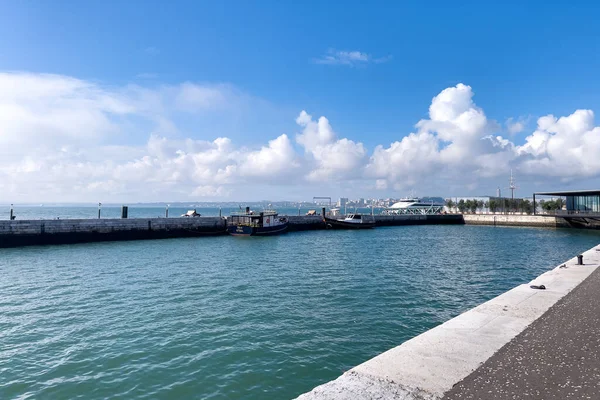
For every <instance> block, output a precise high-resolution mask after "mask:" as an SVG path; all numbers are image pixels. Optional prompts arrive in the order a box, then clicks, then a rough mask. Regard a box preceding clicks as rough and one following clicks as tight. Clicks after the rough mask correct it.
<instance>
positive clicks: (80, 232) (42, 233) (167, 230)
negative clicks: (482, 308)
mask: <svg viewBox="0 0 600 400" xmlns="http://www.w3.org/2000/svg"><path fill="white" fill-rule="evenodd" d="M287 218H288V220H289V228H288V229H289V231H290V232H296V231H305V230H315V229H326V225H325V222H323V219H322V217H321V216H319V215H316V216H288V217H287ZM373 218H374V219H375V222H376V223H377V225H378V226H392V225H395V226H401V225H415V224H463V223H464V222H463V220H462V216H460V215H428V216H424V215H405V216H393V217H391V216H375V217H373ZM226 230H227V219H226V218H220V217H190V218H132V219H126V218H123V219H61V220H15V221H0V248H1V247H17V246H27V245H41V244H62V243H83V242H99V241H110V240H140V239H162V238H174V237H193V236H204V235H222V234H225V233H226Z"/></svg>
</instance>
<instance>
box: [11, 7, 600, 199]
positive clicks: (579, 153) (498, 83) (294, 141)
mask: <svg viewBox="0 0 600 400" xmlns="http://www.w3.org/2000/svg"><path fill="white" fill-rule="evenodd" d="M0 10H1V12H0V38H1V39H0V202H5V203H7V202H10V203H13V202H14V203H17V202H31V203H50V202H97V201H103V202H145V201H147V202H155V201H219V200H234V201H235V200H248V201H250V200H253V201H254V200H294V201H296V200H310V199H312V197H313V196H331V197H333V198H337V197H350V198H357V197H364V198H388V197H393V198H398V197H403V196H406V195H409V194H410V195H420V196H444V197H448V196H469V195H474V196H475V195H494V194H495V193H496V190H497V188H498V187H499V188H500V189H501V190H502V191H503V193H508V179H509V176H510V172H511V170H512V172H513V175H514V176H515V179H516V182H517V186H518V189H517V193H516V195H517V196H530V195H531V193H532V192H533V191H549V190H559V189H565V190H573V189H598V188H600V126H599V123H598V122H597V120H596V118H595V112H600V111H599V110H600V97H599V96H600V79H598V77H599V72H598V71H600V30H598V29H597V21H598V20H599V18H600V5H599V4H595V2H591V1H587V2H583V1H550V2H549V1H544V2H541V1H540V2H536V1H518V2H517V1H502V2H499V1H498V2H495V1H490V2H481V1H477V2H475V1H473V2H471V1H465V2H449V1H440V2H437V1H429V2H423V1H373V2H364V1H345V2H343V3H342V2H322V1H303V2H292V1H267V0H261V1H254V2H251V1H218V2H216V1H213V2H204V1H171V2H158V1H137V0H131V1H127V2H122V1H93V0H90V1H86V2H81V1H69V0H59V1H54V2H50V1H28V0H23V1H18V2H14V1H7V0H0Z"/></svg>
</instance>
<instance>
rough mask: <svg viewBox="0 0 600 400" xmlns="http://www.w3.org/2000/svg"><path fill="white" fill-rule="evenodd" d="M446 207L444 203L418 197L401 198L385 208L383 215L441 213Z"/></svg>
mask: <svg viewBox="0 0 600 400" xmlns="http://www.w3.org/2000/svg"><path fill="white" fill-rule="evenodd" d="M443 208H444V205H443V204H436V203H435V202H433V201H432V202H431V203H428V202H422V201H421V199H419V198H417V197H413V198H410V197H409V198H404V199H400V201H398V202H397V203H394V204H393V205H391V206H390V207H388V208H386V209H385V210H383V212H382V214H383V215H401V214H413V215H428V214H440V213H441V212H442V209H443Z"/></svg>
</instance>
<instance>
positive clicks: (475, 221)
mask: <svg viewBox="0 0 600 400" xmlns="http://www.w3.org/2000/svg"><path fill="white" fill-rule="evenodd" d="M463 218H464V220H465V224H467V225H497V226H533V227H547V228H562V227H565V228H566V227H569V224H568V223H566V222H565V220H564V219H563V218H557V217H554V216H545V215H512V214H509V215H493V214H464V215H463Z"/></svg>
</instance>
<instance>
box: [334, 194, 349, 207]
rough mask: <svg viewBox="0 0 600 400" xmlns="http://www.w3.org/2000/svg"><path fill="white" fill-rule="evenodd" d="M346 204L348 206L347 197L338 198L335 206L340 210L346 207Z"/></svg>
mask: <svg viewBox="0 0 600 400" xmlns="http://www.w3.org/2000/svg"><path fill="white" fill-rule="evenodd" d="M346 204H348V198H347V197H340V199H339V200H338V203H337V206H338V207H339V208H342V207H346Z"/></svg>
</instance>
